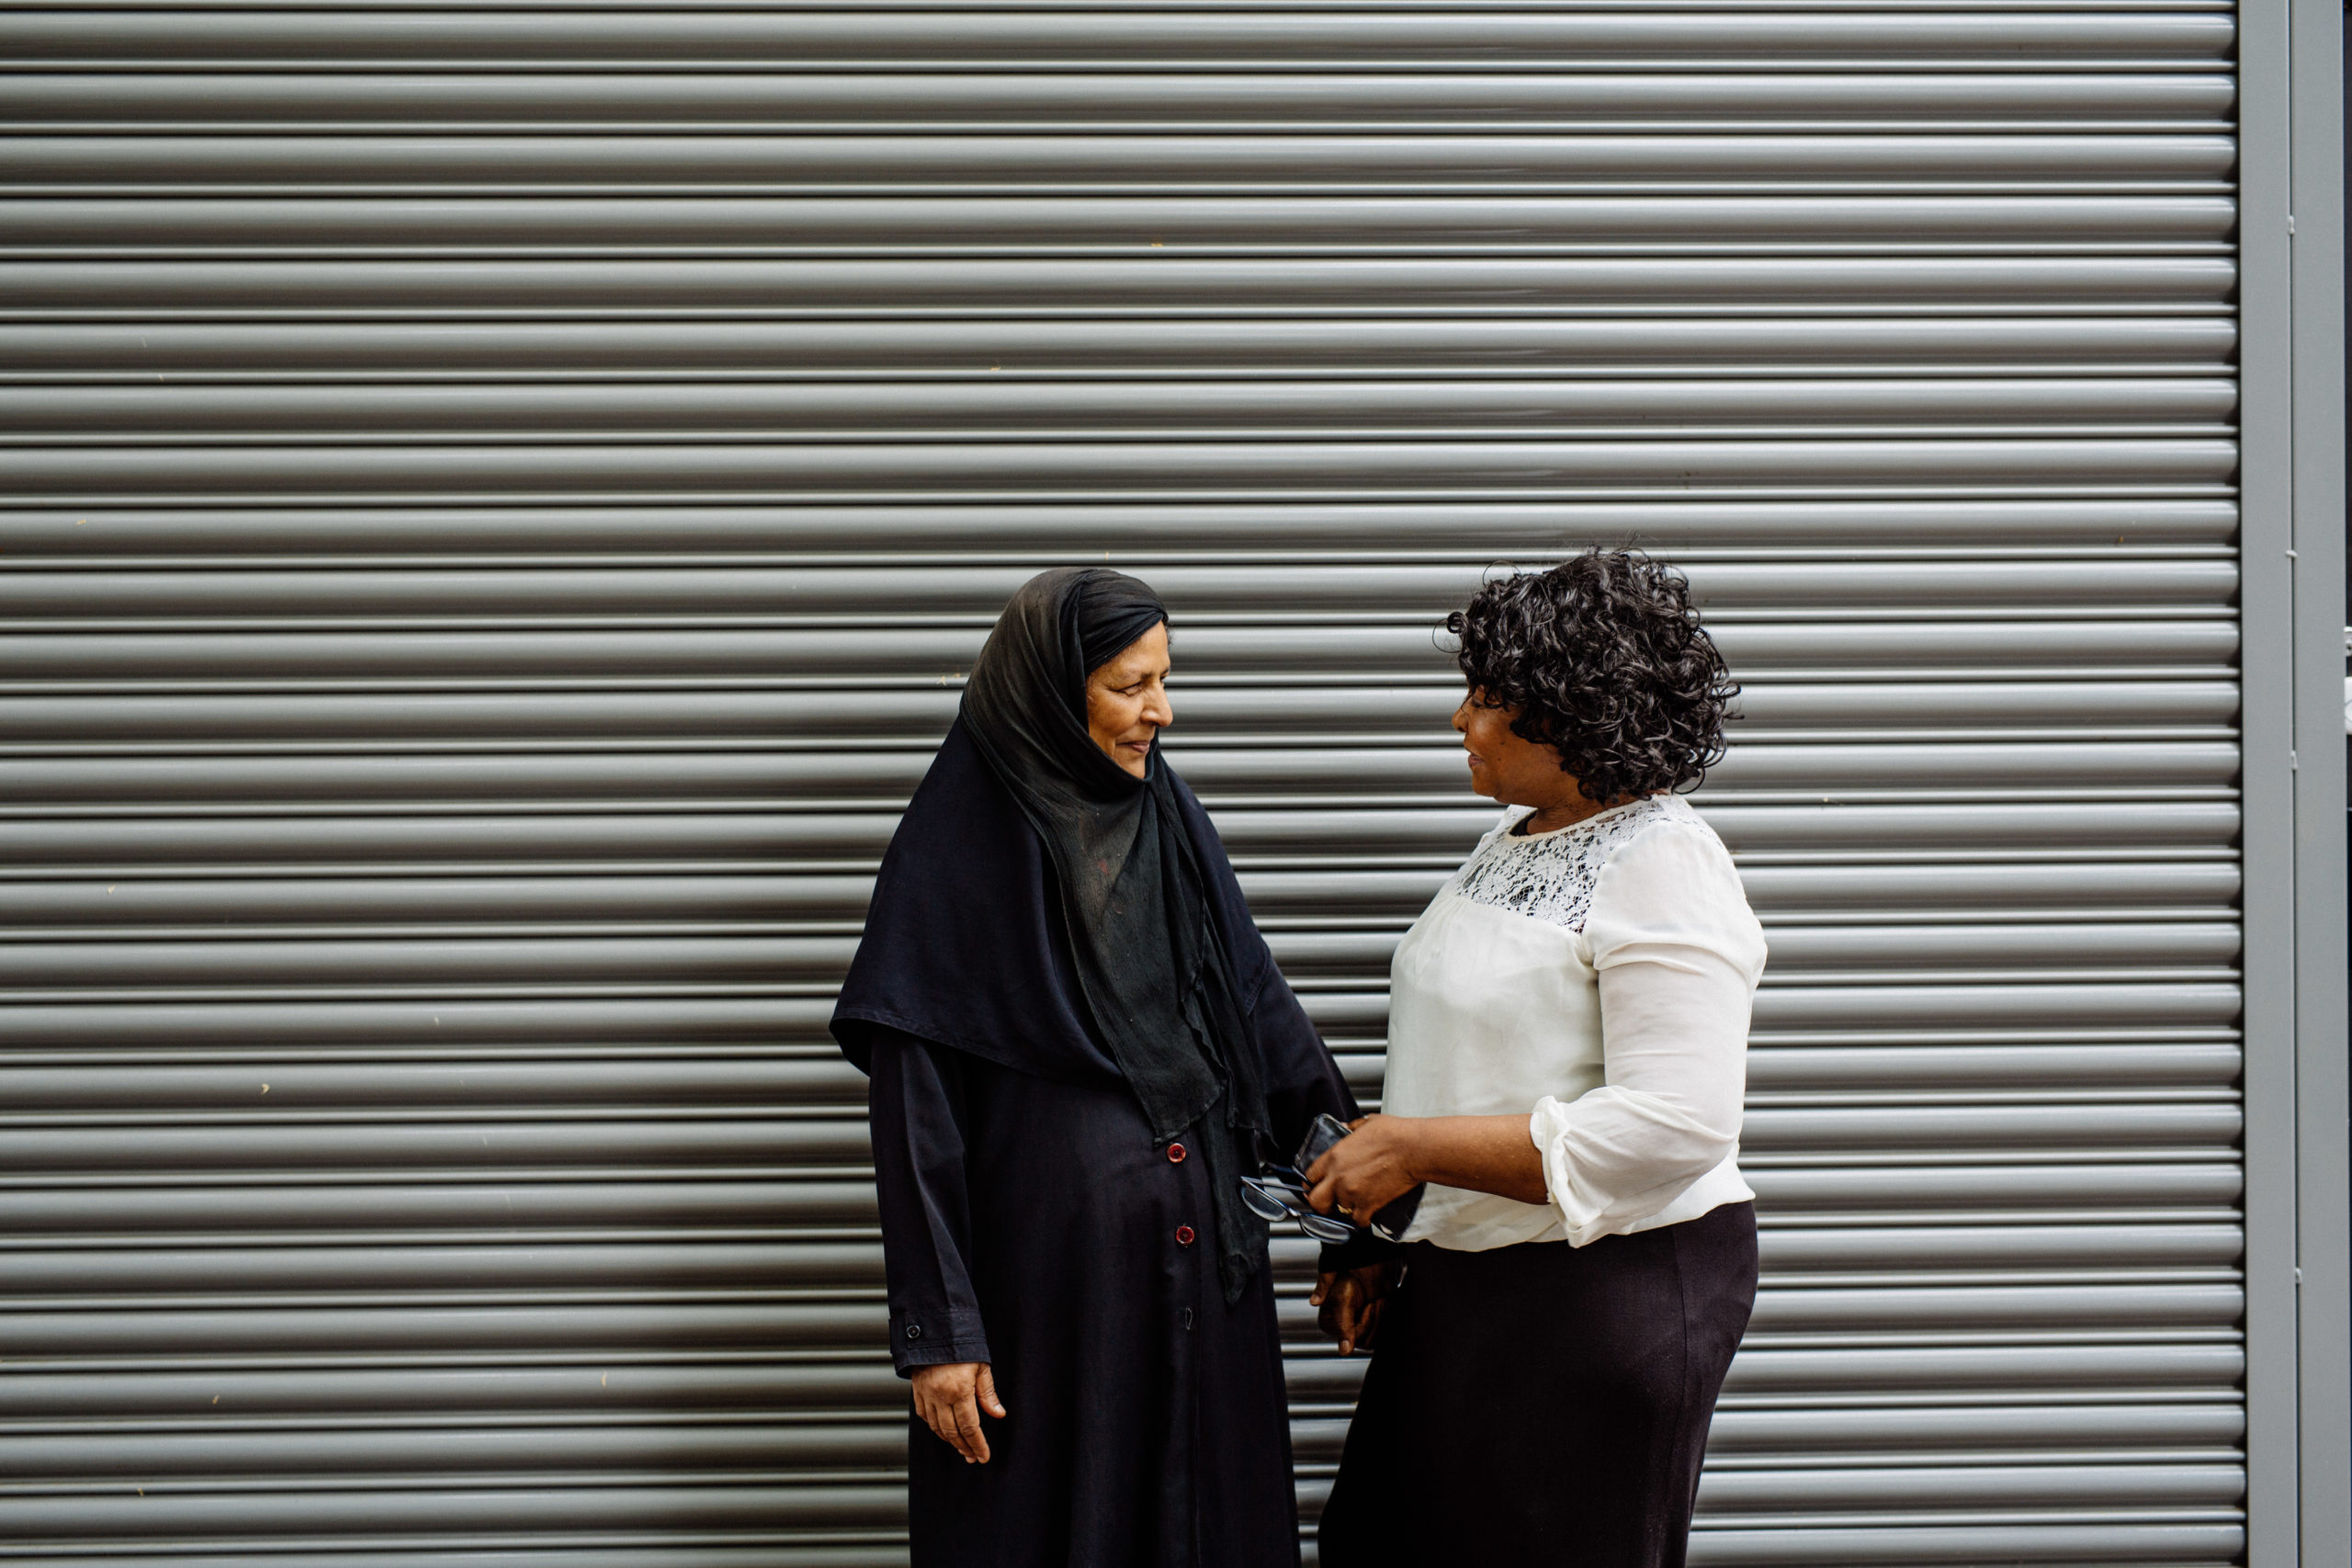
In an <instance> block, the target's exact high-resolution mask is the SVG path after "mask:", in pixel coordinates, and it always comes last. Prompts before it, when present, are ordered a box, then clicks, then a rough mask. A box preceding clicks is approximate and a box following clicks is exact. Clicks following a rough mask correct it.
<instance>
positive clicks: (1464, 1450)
mask: <svg viewBox="0 0 2352 1568" xmlns="http://www.w3.org/2000/svg"><path fill="white" fill-rule="evenodd" d="M1405 1253H1406V1266H1405V1278H1404V1280H1403V1283H1402V1284H1400V1285H1399V1286H1398V1288H1397V1293H1396V1295H1395V1296H1394V1297H1393V1298H1392V1299H1391V1300H1390V1301H1389V1303H1388V1304H1387V1305H1386V1306H1385V1308H1384V1309H1383V1311H1382V1316H1381V1321H1380V1335H1379V1339H1378V1342H1377V1344H1376V1346H1375V1348H1374V1351H1373V1357H1372V1366H1371V1369H1370V1370H1369V1371H1367V1372H1366V1373H1365V1374H1364V1382H1363V1392H1362V1393H1361V1394H1360V1395H1359V1396H1358V1398H1357V1402H1356V1414H1355V1420H1354V1422H1353V1423H1352V1424H1351V1426H1350V1427H1349V1428H1348V1439H1347V1447H1346V1449H1345V1450H1344V1451H1343V1452H1342V1454H1341V1456H1340V1473H1339V1478H1338V1480H1337V1481H1336V1482H1334V1483H1333V1484H1332V1488H1331V1496H1330V1500H1329V1503H1328V1504H1326V1505H1325V1507H1324V1511H1323V1518H1322V1523H1321V1527H1320V1533H1319V1537H1318V1539H1319V1541H1320V1546H1321V1553H1322V1562H1323V1564H1324V1568H1407V1565H1408V1564H1409V1565H1411V1568H1427V1564H1429V1563H1430V1562H1478V1563H1487V1562H1497V1563H1501V1562H1510V1563H1540V1562H1559V1563H1571V1562H1572V1563H1575V1564H1577V1568H1683V1562H1684V1558H1685V1553H1686V1551H1687V1550H1688V1545H1689V1539H1690V1533H1691V1506H1692V1504H1693V1502H1694V1501H1695V1500H1696V1497H1697V1495H1698V1488H1699V1466H1700V1461H1701V1460H1702V1458H1703V1457H1704V1455H1705V1452H1706V1447H1707V1426H1708V1423H1709V1422H1710V1421H1711V1420H1712V1419H1713V1416H1714V1409H1715V1397H1716V1395H1717V1394H1718V1393H1720V1392H1721V1391H1722V1389H1723V1383H1724V1373H1725V1372H1727V1371H1729V1370H1730V1367H1731V1360H1732V1355H1733V1352H1735V1351H1736V1350H1737V1349H1738V1348H1739V1339H1740V1336H1741V1335H1742V1334H1743V1333H1745V1332H1746V1331H1747V1319H1748V1314H1749V1312H1750V1311H1751V1310H1752V1309H1753V1307H1754V1305H1755V1302H1756V1271H1757V1256H1756V1205H1755V1204H1753V1203H1728V1204H1725V1205H1724V1206H1723V1207H1721V1208H1718V1209H1713V1210H1710V1211H1709V1212H1708V1213H1704V1214H1702V1215H1700V1216H1699V1217H1698V1218H1697V1219H1695V1220H1686V1221H1684V1222H1683V1223H1682V1224H1674V1225H1664V1226H1661V1227H1659V1228H1658V1229H1657V1230H1650V1231H1640V1232H1637V1233H1635V1234H1634V1235H1611V1236H1603V1237H1602V1238H1601V1239H1600V1240H1599V1241H1596V1242H1594V1243H1592V1244H1591V1245H1590V1246H1589V1247H1569V1246H1568V1244H1567V1243H1566V1242H1564V1241H1552V1242H1527V1243H1523V1244H1522V1245H1521V1246H1518V1247H1497V1248H1495V1249H1493V1250H1492V1251H1487V1252H1450V1251H1447V1250H1446V1249H1445V1248H1443V1247H1434V1246H1431V1245H1430V1244H1429V1243H1427V1242H1415V1243H1412V1244H1410V1245H1408V1247H1406V1248H1405Z"/></svg>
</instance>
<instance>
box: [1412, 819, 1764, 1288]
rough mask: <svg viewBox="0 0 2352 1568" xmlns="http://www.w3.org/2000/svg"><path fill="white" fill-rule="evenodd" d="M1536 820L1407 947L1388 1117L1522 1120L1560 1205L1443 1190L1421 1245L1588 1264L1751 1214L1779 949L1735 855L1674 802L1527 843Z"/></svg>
mask: <svg viewBox="0 0 2352 1568" xmlns="http://www.w3.org/2000/svg"><path fill="white" fill-rule="evenodd" d="M1531 814H1532V813H1531V812H1530V811H1528V810H1526V809H1521V808H1513V809H1511V810H1510V811H1508V812H1506V813H1505V815H1504V819H1503V821H1502V823H1501V824H1500V825H1499V826H1498V827H1497V828H1496V829H1494V830H1493V831H1491V832H1489V833H1488V834H1487V836H1486V837H1485V838H1484V839H1482V840H1479V843H1478V847H1477V849H1476V851H1474V852H1472V853H1471V856H1470V858H1469V860H1467V861H1466V862H1464V864H1463V867H1462V869H1461V870H1460V871H1459V872H1457V873H1456V874H1454V876H1453V880H1451V881H1450V882H1448V883H1447V884H1446V885H1445V886H1444V887H1443V888H1442V889H1440V890H1439V893H1438V896H1437V897H1436V898H1435V899H1434V900H1432V901H1431V902H1430V907H1429V908H1428V909H1427V910H1425V911H1423V913H1422V915H1421V918H1420V919H1419V920H1417V921H1415V922H1414V924H1413V929H1412V930H1411V931H1408V932H1407V933H1406V935H1405V940H1404V941H1403V942H1401V943H1400V944H1398V946H1397V956H1396V960H1395V963H1394V964H1393V965H1392V967H1391V971H1390V990H1389V1004H1388V1035H1389V1039H1388V1077H1387V1089H1386V1094H1385V1100H1384V1102H1383V1109H1385V1110H1387V1111H1393V1112H1395V1113H1396V1114H1398V1115H1402V1116H1474V1115H1498V1114H1504V1113H1511V1112H1515V1113H1520V1114H1524V1115H1527V1116H1528V1118H1529V1121H1528V1133H1529V1135H1530V1136H1531V1137H1532V1138H1533V1140H1534V1142H1535V1146H1536V1148H1537V1149H1538V1150H1539V1151H1541V1153H1542V1155H1543V1157H1544V1186H1545V1188H1546V1189H1547V1190H1548V1191H1549V1192H1550V1194H1551V1201H1550V1202H1549V1203H1548V1204H1538V1203H1521V1202H1519V1201H1515V1200H1513V1199H1510V1198H1503V1197H1498V1196H1497V1195H1495V1194H1493V1193H1487V1192H1472V1191H1468V1190H1464V1189H1461V1188H1453V1187H1440V1186H1436V1185H1434V1184H1432V1185H1431V1186H1430V1188H1429V1190H1428V1191H1427V1192H1426V1193H1425V1194H1424V1196H1423V1198H1422V1200H1421V1206H1420V1210H1419V1213H1418V1214H1417V1215H1416V1216H1415V1218H1414V1221H1413V1225H1412V1228H1411V1229H1410V1230H1409V1231H1408V1232H1407V1233H1406V1239H1408V1240H1409V1241H1430V1242H1434V1243H1436V1244H1437V1245H1438V1246H1440V1247H1452V1248H1453V1249H1455V1250H1457V1251H1464V1252H1482V1251H1485V1250H1487V1248H1489V1247H1509V1246H1512V1245H1514V1244H1515V1243H1519V1242H1523V1241H1557V1240H1561V1239H1566V1241H1567V1242H1568V1244H1569V1245H1570V1246H1573V1247H1582V1246H1584V1245H1586V1244H1587V1243H1589V1242H1592V1241H1596V1240H1598V1239H1600V1237H1601V1236H1604V1235H1619V1234H1624V1233H1630V1232H1633V1231H1642V1230H1649V1229H1653V1228H1655V1227H1657V1226H1659V1225H1670V1224H1679V1223H1680V1222H1682V1221H1684V1220H1691V1219H1696V1218H1698V1217H1699V1216H1700V1215H1701V1214H1703V1213H1706V1212H1707V1211H1708V1210H1710V1209H1713V1208H1715V1207H1717V1206H1718V1205H1721V1204H1724V1203H1736V1202H1741V1201H1745V1200H1747V1199H1749V1198H1752V1197H1754V1196H1755V1194H1754V1193H1753V1192H1751V1191H1750V1190H1748V1187H1747V1182H1746V1181H1744V1180H1742V1179H1741V1178H1740V1174H1739V1163H1738V1159H1739V1124H1740V1102H1741V1099H1742V1097H1743V1094H1744V1092H1745V1090H1746V1088H1747V1025H1748V1010H1749V1005H1750V1003H1751V1001H1752V999H1753V998H1754V995H1755V991H1756V983H1757V980H1758V977H1759V976H1761V975H1762V974H1763V972H1764V933H1763V931H1762V929H1761V928H1760V927H1759V926H1758V924H1757V923H1756V917H1755V915H1754V914H1752V913H1751V912H1750V911H1749V909H1748V908H1747V894H1746V893H1745V892H1744V891H1743V890H1742V889H1741V887H1740V883H1739V873H1738V872H1737V870H1736V869H1735V868H1734V866H1733V865H1732V862H1731V855H1730V853H1729V852H1727V851H1726V850H1725V849H1724V846H1723V840H1720V839H1718V838H1716V837H1715V834H1714V830H1713V829H1711V828H1709V827H1708V826H1707V824H1706V823H1705V822H1704V821H1703V820H1702V818H1700V816H1699V814H1698V813H1697V812H1696V811H1693V810H1692V809H1691V806H1690V803H1689V802H1688V801H1685V800H1683V799H1682V798H1681V797H1680V796H1679V795H1647V796H1645V797H1643V798H1642V799H1640V800H1635V801H1631V802H1629V803H1627V804H1626V805H1623V806H1619V807H1611V809H1609V810H1607V811H1602V812H1599V813H1597V814H1595V815H1593V816H1591V817H1588V818H1585V819H1584V820H1583V821H1581V822H1577V823H1575V824H1572V825H1571V826H1569V827H1566V828H1561V829H1555V830H1554V831H1552V832H1549V833H1535V834H1527V835H1518V834H1514V833H1513V832H1512V831H1511V829H1513V828H1515V827H1516V826H1517V825H1518V824H1519V823H1520V822H1521V820H1523V819H1524V818H1527V817H1528V816H1530V815H1531Z"/></svg>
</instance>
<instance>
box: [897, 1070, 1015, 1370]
mask: <svg viewBox="0 0 2352 1568" xmlns="http://www.w3.org/2000/svg"><path fill="white" fill-rule="evenodd" d="M873 1052H874V1055H873V1075H872V1081H871V1083H870V1084H869V1085H868V1088H867V1091H866V1093H867V1099H866V1116H867V1120H868V1122H870V1124H871V1126H872V1128H873V1134H874V1185H875V1189H876V1193H877V1195H878V1196H879V1197H880V1199H881V1201H882V1267H883V1273H884V1276H885V1279H886V1280H887V1283H888V1291H889V1297H890V1359H891V1360H892V1362H893V1363H895V1364H896V1365H897V1367H898V1369H899V1376H901V1377H910V1376H912V1375H913V1372H914V1370H915V1369H916V1368H917V1367H928V1366H936V1365H941V1364H944V1363H952V1362H956V1361H985V1360H988V1359H989V1342H988V1335H987V1333H986V1331H985V1330H984V1329H983V1327H982V1326H981V1323H980V1308H979V1301H978V1297H977V1296H976V1295H974V1293H973V1291H972V1270H971V1264H970V1256H971V1234H972V1227H971V1205H970V1202H969V1201H968V1198H967V1190H966V1187H965V1173H964V1148H965V1141H964V1129H965V1126H966V1121H965V1106H966V1101H965V1086H964V1068H965V1062H964V1057H963V1055H962V1054H961V1053H959V1052H956V1051H952V1050H949V1049H947V1048H946V1047H944V1046H941V1045H934V1044H933V1043H930V1042H929V1041H926V1040H919V1039H917V1038H915V1037H914V1036H913V1035H910V1034H901V1033H899V1032H897V1031H895V1030H877V1031H876V1032H875V1038H874V1047H873Z"/></svg>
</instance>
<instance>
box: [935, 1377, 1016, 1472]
mask: <svg viewBox="0 0 2352 1568" xmlns="http://www.w3.org/2000/svg"><path fill="white" fill-rule="evenodd" d="M914 1385H915V1414H916V1415H918V1416H922V1421H923V1425H924V1426H926V1427H930V1428H931V1429H932V1430H933V1431H934V1432H936V1433H938V1434H939V1440H940V1441H941V1442H943V1443H945V1444H946V1445H947V1446H948V1447H949V1448H952V1449H954V1450H956V1452H957V1453H959V1454H962V1455H963V1456H964V1462H965V1463H966V1464H986V1463H988V1461H989V1439H988V1435H987V1434H986V1433H984V1432H982V1431H981V1430H980V1414H979V1413H980V1412H981V1411H983V1410H985V1411H987V1412H988V1413H989V1415H990V1416H995V1417H996V1418H997V1419H998V1420H1000V1421H1001V1420H1003V1419H1004V1402H1003V1401H1002V1400H1001V1399H999V1398H997V1396H996V1374H995V1373H994V1372H992V1371H989V1364H988V1363H987V1362H986V1361H954V1362H949V1363H947V1364H946V1365H944V1366H937V1367H917V1368H916V1369H915V1374H914Z"/></svg>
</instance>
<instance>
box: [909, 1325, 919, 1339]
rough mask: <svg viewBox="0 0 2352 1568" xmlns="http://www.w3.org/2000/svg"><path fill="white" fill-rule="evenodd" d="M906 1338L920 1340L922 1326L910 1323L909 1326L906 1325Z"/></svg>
mask: <svg viewBox="0 0 2352 1568" xmlns="http://www.w3.org/2000/svg"><path fill="white" fill-rule="evenodd" d="M907 1337H908V1338H910V1339H920V1338H922V1324H920V1323H910V1324H909V1325H907Z"/></svg>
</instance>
